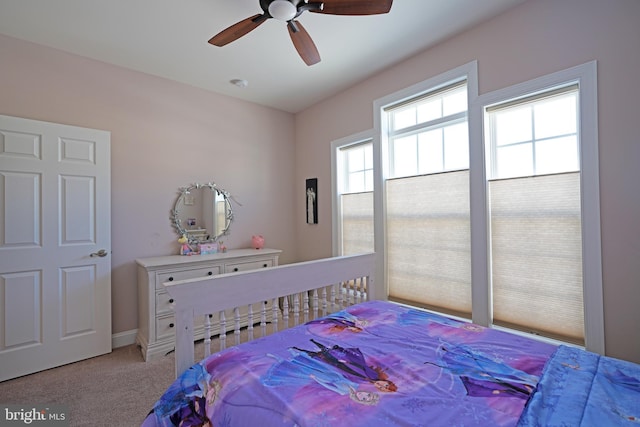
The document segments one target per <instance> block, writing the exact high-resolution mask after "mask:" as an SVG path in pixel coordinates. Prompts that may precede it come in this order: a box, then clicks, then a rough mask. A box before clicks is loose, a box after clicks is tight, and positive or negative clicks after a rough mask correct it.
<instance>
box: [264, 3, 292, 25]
mask: <svg viewBox="0 0 640 427" xmlns="http://www.w3.org/2000/svg"><path fill="white" fill-rule="evenodd" d="M296 13H298V10H297V9H296V7H295V6H294V5H293V3H291V2H290V1H288V0H274V1H272V2H271V4H270V5H269V15H271V16H272V17H274V18H275V19H277V20H278V21H285V22H287V21H291V20H292V19H293V18H294V17H295V16H296Z"/></svg>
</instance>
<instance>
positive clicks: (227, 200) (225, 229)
mask: <svg viewBox="0 0 640 427" xmlns="http://www.w3.org/2000/svg"><path fill="white" fill-rule="evenodd" d="M171 219H172V221H173V226H174V227H175V228H176V231H177V233H178V236H183V235H185V236H187V238H188V239H189V243H190V244H197V243H204V242H214V241H216V240H218V239H219V238H220V237H221V236H223V235H225V234H228V233H229V228H230V227H231V223H232V222H233V209H232V207H231V195H230V194H229V193H227V192H226V191H225V190H223V189H221V188H218V187H217V186H216V184H212V183H208V184H197V183H196V184H193V185H190V186H189V187H183V188H180V190H179V195H178V198H177V199H176V203H175V205H174V207H173V212H172V218H171Z"/></svg>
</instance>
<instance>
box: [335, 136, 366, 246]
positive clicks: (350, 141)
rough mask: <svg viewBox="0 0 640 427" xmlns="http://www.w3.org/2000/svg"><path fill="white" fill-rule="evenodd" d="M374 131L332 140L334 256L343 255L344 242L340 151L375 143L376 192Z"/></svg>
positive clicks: (342, 168) (342, 170)
mask: <svg viewBox="0 0 640 427" xmlns="http://www.w3.org/2000/svg"><path fill="white" fill-rule="evenodd" d="M373 140H374V133H373V129H370V130H366V131H363V132H359V133H356V134H353V135H349V136H346V137H344V138H340V139H337V140H335V141H331V199H332V200H331V202H332V203H331V206H332V207H331V216H332V219H333V220H332V221H331V223H332V225H331V235H332V238H331V242H332V243H331V245H332V248H331V251H332V254H333V256H340V255H341V246H342V245H341V242H342V222H341V221H340V218H341V212H340V195H341V194H342V184H341V183H340V182H339V179H340V177H339V174H342V173H344V170H345V168H344V164H343V162H342V159H341V158H340V155H339V152H340V150H341V149H343V148H348V147H352V146H356V145H360V144H366V143H372V145H373V157H374V159H373V171H374V172H373V173H374V179H373V188H374V190H373V191H374V194H375V188H376V179H375V169H376V160H375V157H376V153H375V144H373ZM374 209H375V207H374Z"/></svg>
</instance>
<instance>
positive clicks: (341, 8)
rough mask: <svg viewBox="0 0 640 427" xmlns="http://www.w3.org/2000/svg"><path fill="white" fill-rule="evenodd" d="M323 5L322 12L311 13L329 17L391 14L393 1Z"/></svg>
mask: <svg viewBox="0 0 640 427" xmlns="http://www.w3.org/2000/svg"><path fill="white" fill-rule="evenodd" d="M318 1H319V0H318ZM310 3H315V1H313V0H312V1H311V2H310ZM322 3H324V7H323V8H322V10H318V9H310V11H311V12H316V13H326V14H329V15H379V14H382V13H389V11H390V10H391V5H392V4H393V0H322Z"/></svg>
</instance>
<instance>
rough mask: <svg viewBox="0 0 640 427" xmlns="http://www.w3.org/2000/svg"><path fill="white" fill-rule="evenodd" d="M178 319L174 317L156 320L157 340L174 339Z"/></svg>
mask: <svg viewBox="0 0 640 427" xmlns="http://www.w3.org/2000/svg"><path fill="white" fill-rule="evenodd" d="M175 328H176V319H175V317H174V316H166V317H158V318H156V339H158V340H159V339H162V338H168V337H172V336H173V335H174V334H175Z"/></svg>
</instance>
